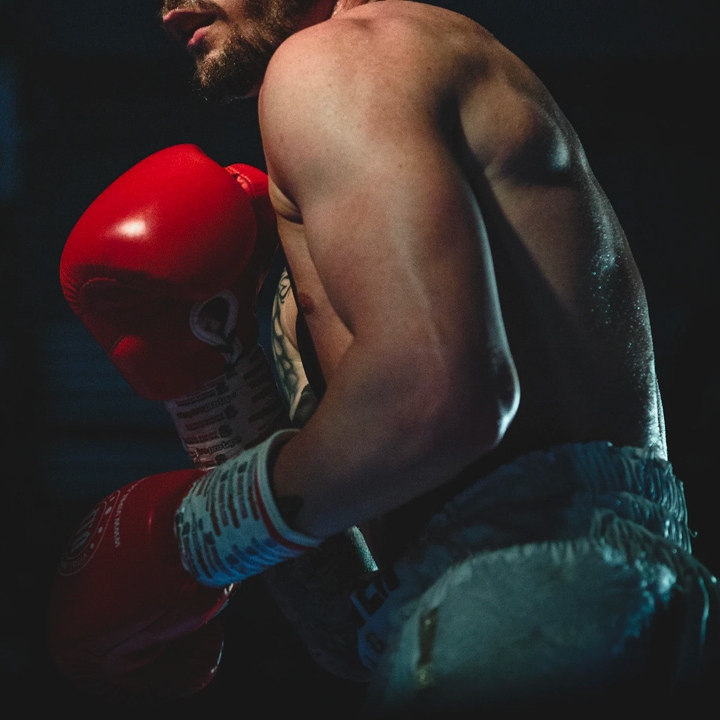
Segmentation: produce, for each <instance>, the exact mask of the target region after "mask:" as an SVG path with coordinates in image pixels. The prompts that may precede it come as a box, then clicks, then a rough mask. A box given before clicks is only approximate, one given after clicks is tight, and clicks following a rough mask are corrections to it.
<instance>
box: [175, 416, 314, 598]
mask: <svg viewBox="0 0 720 720" xmlns="http://www.w3.org/2000/svg"><path fill="white" fill-rule="evenodd" d="M295 432H297V430H282V431H280V432H277V433H275V434H274V435H272V436H271V437H270V438H268V439H267V440H265V441H263V442H262V443H260V444H259V445H257V446H256V447H254V448H252V449H251V450H248V451H246V452H244V453H242V454H241V455H239V456H238V457H235V458H232V459H231V460H228V461H227V462H225V463H224V464H223V465H221V466H219V467H217V468H215V469H214V470H211V471H210V472H209V473H208V474H207V475H205V476H204V477H203V478H202V479H200V480H198V481H197V482H196V483H195V484H194V485H193V486H192V488H191V489H190V492H189V493H188V494H187V495H186V496H185V499H184V500H183V501H182V503H181V504H180V507H179V508H178V511H177V514H176V516H175V531H176V534H177V539H178V543H179V546H180V554H181V557H182V562H183V565H184V567H185V569H186V570H187V571H188V572H189V573H190V574H191V575H192V576H193V577H195V578H196V579H197V580H198V581H199V582H201V583H203V584H204V585H210V586H212V587H223V586H225V585H229V584H231V583H236V582H240V581H241V580H244V579H245V578H247V577H250V576H252V575H257V574H258V573H260V572H262V571H263V570H265V569H267V568H269V567H271V566H273V565H277V564H278V563H280V562H282V561H283V560H287V559H288V558H292V557H297V556H298V555H301V554H302V553H304V552H305V551H307V550H310V549H311V548H314V547H317V546H318V545H319V544H320V540H318V539H317V538H313V537H309V536H307V535H304V534H302V533H299V532H296V531H295V530H292V529H291V528H289V527H288V526H287V525H286V524H285V522H284V520H283V519H282V517H281V515H280V512H279V511H278V509H277V506H276V504H275V499H274V498H273V495H272V491H271V489H270V479H269V472H268V457H269V455H270V453H271V451H272V449H273V448H274V447H275V446H276V445H277V444H278V443H283V442H285V441H287V440H288V439H289V438H290V437H291V436H292V435H293V434H294V433H295Z"/></svg>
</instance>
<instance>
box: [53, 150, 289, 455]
mask: <svg viewBox="0 0 720 720" xmlns="http://www.w3.org/2000/svg"><path fill="white" fill-rule="evenodd" d="M277 245H278V234H277V226H276V220H275V214H274V211H273V209H272V206H271V204H270V200H269V197H268V179H267V176H266V175H265V173H263V172H262V171H260V170H258V169H256V168H253V167H251V166H249V165H231V166H229V167H227V168H223V167H222V166H220V165H218V164H217V163H216V162H214V161H213V160H211V159H210V158H209V157H208V156H207V155H206V154H205V153H203V151H202V150H200V148H198V147H196V146H195V145H189V144H186V145H176V146H173V147H169V148H166V149H164V150H161V151H159V152H156V153H154V154H153V155H150V156H149V157H147V158H145V159H144V160H142V161H141V162H139V163H137V164H136V165H135V166H133V167H132V168H130V170H128V171H127V172H126V173H124V174H123V175H122V176H120V177H119V178H118V179H117V180H116V181H115V182H114V183H112V184H111V185H110V186H109V187H108V188H107V189H106V190H105V191H104V192H103V193H101V195H100V196H99V197H98V198H97V199H96V200H95V201H94V202H93V203H92V204H91V205H90V207H89V208H88V209H87V210H86V211H85V213H84V214H83V215H82V217H81V218H80V220H79V221H78V222H77V224H76V225H75V227H74V228H73V230H72V232H71V233H70V236H69V237H68V240H67V243H66V245H65V248H64V250H63V254H62V257H61V261H60V280H61V285H62V289H63V293H64V295H65V297H66V299H67V301H68V303H69V304H70V306H71V308H72V309H73V311H74V312H75V313H76V314H77V315H78V317H79V318H80V319H81V321H82V322H83V324H84V325H85V326H86V327H87V328H88V330H89V331H90V333H91V334H92V335H93V336H94V337H95V339H96V340H97V341H98V343H99V344H100V345H101V346H102V348H103V349H104V350H105V351H106V353H107V354H108V356H109V357H110V359H111V361H112V362H113V364H114V365H115V366H116V367H117V368H118V370H119V371H120V373H121V374H122V376H123V377H124V378H125V380H126V381H127V382H128V384H129V385H130V386H131V387H132V388H133V389H134V390H135V391H136V392H137V393H138V394H139V395H141V396H142V397H145V398H148V399H151V400H160V401H163V402H164V403H165V405H166V407H167V408H168V411H169V412H170V414H171V416H172V418H173V421H174V423H175V426H176V428H177V429H178V432H179V434H180V437H181V439H182V441H183V444H184V445H185V447H186V449H187V451H188V453H189V454H190V457H191V458H192V460H193V462H194V464H195V465H196V467H199V468H208V467H214V466H215V465H217V464H219V463H220V462H223V461H224V460H225V459H227V458H228V457H232V456H233V455H236V454H237V453H238V452H240V451H241V450H243V449H245V448H246V447H248V446H251V445H252V444H254V443H256V442H258V441H259V440H261V439H263V438H264V437H266V436H267V435H268V434H270V433H271V432H272V431H274V430H276V429H277V428H278V427H281V426H282V425H284V424H286V422H287V419H286V413H285V409H284V407H283V404H282V399H281V397H280V395H279V393H278V392H277V389H276V387H275V383H274V378H273V376H272V370H271V369H270V366H269V364H268V362H267V360H266V358H265V355H264V353H263V351H262V348H261V347H260V346H259V344H258V323H257V318H256V316H255V304H256V297H257V292H258V290H259V289H260V286H261V285H262V282H263V281H264V279H265V276H266V275H267V272H268V268H269V265H270V262H271V260H272V257H273V254H274V252H275V250H276V248H277Z"/></svg>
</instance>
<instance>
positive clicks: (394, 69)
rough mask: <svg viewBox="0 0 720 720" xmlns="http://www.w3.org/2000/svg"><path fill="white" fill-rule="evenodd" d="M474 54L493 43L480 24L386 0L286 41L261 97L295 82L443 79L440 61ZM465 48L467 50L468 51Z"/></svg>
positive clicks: (379, 82) (441, 11)
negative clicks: (458, 55)
mask: <svg viewBox="0 0 720 720" xmlns="http://www.w3.org/2000/svg"><path fill="white" fill-rule="evenodd" d="M470 44H472V55H473V56H475V57H476V58H477V57H481V56H482V54H483V48H485V49H486V51H487V52H488V53H491V52H492V50H493V49H494V48H496V46H497V43H496V41H495V39H494V38H493V36H492V35H491V34H490V33H489V32H488V31H487V30H485V29H484V28H482V27H481V26H480V25H478V24H477V23H475V22H474V21H472V20H470V19H469V18H467V17H464V16H462V15H459V14H457V13H455V12H452V11H449V10H445V9H442V8H438V7H436V6H432V5H426V4H424V3H415V2H408V1H407V0H404V1H398V0H386V1H385V2H379V3H371V4H369V5H362V6H360V7H357V8H354V9H353V10H351V11H348V12H346V13H344V14H342V15H339V16H337V17H334V18H332V19H330V20H328V21H326V22H323V23H319V24H317V25H314V26H312V27H310V28H307V29H305V30H303V31H301V32H298V33H296V34H294V35H293V36H291V37H290V38H288V39H287V40H286V41H285V42H284V43H283V44H282V45H281V47H280V48H279V49H278V51H277V52H276V53H275V55H274V57H273V59H272V61H271V63H270V67H269V68H268V73H267V75H266V80H265V93H266V94H268V93H273V92H274V91H275V90H280V89H281V88H287V85H288V84H291V85H292V84H297V85H298V86H299V87H300V88H307V87H310V88H311V89H312V90H313V91H314V92H315V91H317V90H318V86H322V87H324V88H325V89H329V86H328V84H327V81H328V80H329V79H332V80H333V81H335V82H334V83H333V85H332V88H333V89H336V90H340V89H342V88H343V87H344V88H347V87H348V86H347V85H341V84H340V83H339V82H338V79H342V78H346V77H351V78H352V80H353V81H355V82H358V81H360V80H362V81H364V82H366V83H368V84H371V83H376V84H377V85H378V86H381V85H382V86H383V87H384V86H385V85H386V84H387V82H389V81H392V79H393V78H402V82H403V83H404V84H408V83H409V82H411V81H412V79H413V78H418V79H419V78H423V77H425V78H427V77H428V75H430V76H432V75H437V76H442V77H444V78H447V68H446V67H444V65H443V62H444V61H447V62H451V60H453V59H455V58H456V54H457V53H458V52H462V51H463V46H469V45H470ZM468 49H469V47H468Z"/></svg>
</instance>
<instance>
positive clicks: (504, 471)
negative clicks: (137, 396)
mask: <svg viewBox="0 0 720 720" xmlns="http://www.w3.org/2000/svg"><path fill="white" fill-rule="evenodd" d="M162 17H163V24H164V26H165V28H166V29H167V31H168V32H169V33H170V34H171V35H173V36H174V37H175V38H177V39H178V40H179V41H180V42H181V43H183V44H184V45H186V47H187V49H188V50H189V51H190V53H191V54H192V55H193V57H194V58H195V63H196V70H197V72H196V81H197V85H198V87H199V88H200V89H201V90H202V91H203V92H204V93H205V94H206V95H207V96H209V97H223V98H243V97H250V96H253V95H255V94H258V93H259V120H260V128H261V132H262V140H263V147H264V152H265V157H266V161H267V170H268V175H269V178H270V197H271V199H272V204H273V206H274V208H275V211H276V213H277V217H278V229H279V233H280V239H281V243H282V248H283V250H284V253H285V256H286V259H287V266H288V270H289V278H287V279H285V278H284V282H285V283H286V284H287V283H289V282H290V281H291V282H292V291H291V292H287V286H285V287H284V290H283V292H282V297H281V299H279V300H278V302H277V303H276V307H277V309H278V311H279V312H280V313H281V316H280V317H279V318H277V319H276V320H277V322H276V324H275V327H276V328H279V329H281V330H282V332H283V333H284V334H285V337H282V338H281V337H278V338H276V346H277V347H278V348H279V347H281V345H282V343H283V342H284V343H285V345H284V347H285V350H286V351H287V340H288V337H289V338H290V339H291V340H294V346H295V347H296V348H299V352H300V354H301V356H302V360H303V366H304V371H305V372H306V374H307V378H308V379H309V384H310V386H311V388H312V390H313V391H314V392H315V395H316V396H317V399H318V403H317V407H316V408H315V409H314V412H313V413H312V414H311V416H310V417H309V419H308V420H307V422H306V423H305V424H304V425H303V427H302V429H300V430H299V431H297V430H296V431H293V432H290V433H283V434H281V437H279V438H278V439H277V441H273V442H269V443H268V444H267V446H266V447H265V450H264V451H263V452H264V454H260V455H259V456H258V457H259V459H258V460H257V463H258V467H260V468H261V474H262V470H263V469H264V472H265V473H266V475H267V484H268V487H269V488H271V495H272V497H273V498H274V501H275V503H276V505H277V509H278V511H279V513H280V515H281V516H282V520H283V521H284V523H286V526H287V528H290V529H291V531H292V533H293V535H292V537H293V541H294V542H297V543H298V544H299V545H302V544H303V542H307V547H310V546H311V544H312V542H314V541H316V540H321V539H324V538H328V537H332V536H334V535H336V534H338V533H341V532H343V531H345V530H346V529H347V528H349V527H352V526H361V527H362V528H363V530H364V532H365V536H366V538H367V540H368V543H369V545H370V547H371V549H372V551H373V553H374V556H375V558H376V560H377V562H378V565H379V566H380V570H381V571H380V573H379V574H378V576H377V578H376V580H375V581H374V582H372V583H370V584H369V585H368V586H367V587H365V588H363V589H361V590H360V591H358V592H357V593H356V595H355V598H354V602H355V604H356V606H357V609H358V612H359V614H360V616H361V621H360V624H361V629H360V653H361V656H362V658H363V661H364V662H365V664H366V665H367V666H368V667H370V668H372V669H373V672H374V675H373V679H372V681H371V684H370V691H369V696H368V708H367V712H368V714H370V715H386V714H387V715H389V714H393V713H397V714H404V713H407V714H411V716H413V717H415V716H417V714H418V713H420V712H421V711H425V712H440V713H442V712H448V711H454V710H469V711H474V710H477V709H480V708H486V707H493V706H497V705H500V706H503V705H513V704H518V703H519V704H528V705H535V704H539V703H544V702H547V701H552V700H557V699H566V698H569V697H572V698H574V697H576V696H577V695H578V694H579V696H580V697H582V698H585V699H586V698H587V697H590V696H595V695H596V694H600V695H602V696H603V697H609V696H610V694H611V692H612V691H613V690H616V689H620V690H621V691H622V692H625V691H626V690H627V688H628V683H630V684H631V685H633V686H634V687H636V688H640V689H642V690H643V691H645V690H647V689H648V688H651V687H653V684H654V683H659V687H662V688H666V689H674V688H681V687H685V686H686V685H689V686H695V685H696V684H697V683H698V682H699V681H700V680H702V679H703V677H704V673H705V672H707V667H706V666H704V665H703V657H704V658H705V662H706V663H709V662H710V661H711V660H712V659H713V658H714V657H716V656H717V649H716V648H717V642H718V638H717V629H716V628H715V623H716V622H717V621H716V620H715V619H712V620H711V624H710V625H708V626H707V627H710V628H712V629H713V632H714V633H715V635H714V636H710V635H707V636H705V629H706V626H705V624H704V623H705V621H706V618H707V613H708V612H710V610H712V612H713V613H714V612H717V603H718V599H717V585H716V583H715V580H714V578H712V576H711V575H710V573H709V572H708V571H707V570H706V569H705V568H704V567H703V566H702V565H700V564H699V563H698V562H697V561H696V559H695V558H694V557H693V556H692V554H691V548H690V540H689V538H690V533H689V530H688V527H687V524H686V515H685V505H684V498H683V494H682V487H681V485H680V484H679V482H678V481H677V480H676V479H675V478H674V476H673V473H672V469H671V467H670V466H669V464H668V455H667V446H666V439H665V433H664V423H663V411H662V404H661V399H660V393H659V389H658V383H657V377H656V371H655V366H654V356H653V342H652V337H651V330H650V323H649V319H648V309H647V304H646V298H645V293H644V290H643V284H642V281H641V278H640V276H639V274H638V269H637V267H636V265H635V262H634V260H633V256H632V253H631V250H630V248H629V246H628V243H627V240H626V238H625V235H624V233H623V230H622V228H621V227H620V225H619V223H618V220H617V217H616V216H615V213H614V212H613V209H612V208H611V206H610V204H609V202H608V200H607V198H606V196H605V194H604V193H603V191H602V189H601V188H600V187H599V185H598V183H597V180H596V179H595V177H594V175H593V173H592V170H591V169H590V167H589V166H588V161H587V158H586V156H585V154H584V152H583V148H582V145H581V143H580V141H579V139H578V137H577V136H576V134H575V132H574V130H573V129H572V127H571V126H570V125H569V123H568V121H567V119H566V118H565V117H564V115H563V114H562V112H561V110H560V109H559V108H558V107H557V105H556V104H555V102H554V101H553V99H552V98H551V97H550V95H549V94H548V92H547V90H546V88H545V87H544V86H543V84H542V82H541V81H540V80H539V79H538V78H537V77H536V76H535V75H534V74H533V73H532V72H531V71H530V70H529V69H528V67H527V66H526V65H525V64H524V63H523V62H522V61H521V60H520V59H518V57H516V56H515V55H514V54H513V53H512V52H511V51H510V50H508V49H507V48H505V47H503V46H502V45H501V44H500V43H498V42H497V41H496V40H495V39H494V38H493V36H492V35H491V34H490V33H489V32H488V31H487V30H485V29H484V28H482V27H481V26H479V25H478V24H476V23H475V22H473V21H471V20H470V19H468V18H466V17H463V16H461V15H458V14H455V13H453V12H450V11H447V10H444V9H440V8H437V7H434V6H432V5H429V4H425V3H415V2H411V1H409V0H378V1H373V0H339V1H337V0H266V1H263V0H197V1H196V2H194V1H192V0H165V2H164V5H163V8H162ZM296 316H297V317H298V318H299V322H298V323H297V335H295V332H294V331H295V326H296V322H295V317H296ZM308 351H310V352H308ZM290 352H292V349H291V350H290ZM287 367H292V368H294V375H293V377H295V379H296V382H297V387H296V388H295V391H294V392H293V390H290V391H289V394H290V396H293V395H295V397H297V393H299V392H300V391H301V390H302V389H303V387H304V378H303V376H302V372H297V368H298V367H299V365H298V364H297V363H296V364H294V365H292V364H291V365H287ZM285 384H286V386H287V385H289V384H291V378H290V377H287V378H286V379H285ZM205 497H206V494H205V493H202V492H200V491H197V492H196V491H193V490H191V491H190V493H189V495H188V497H187V498H186V500H185V501H184V503H183V505H182V507H181V509H180V511H179V515H178V516H179V517H180V518H181V519H180V521H179V524H178V528H179V532H180V535H181V536H182V535H183V532H185V534H186V535H189V536H190V539H189V540H188V542H187V544H186V545H185V546H183V548H182V554H183V562H184V564H185V567H186V569H189V570H190V572H191V573H192V574H193V575H194V576H195V577H196V578H197V579H198V580H199V581H200V582H201V583H204V584H207V585H213V584H214V585H217V586H221V585H222V584H223V583H227V582H233V581H238V580H241V579H242V577H244V575H243V574H242V573H240V574H237V575H233V572H231V570H230V568H231V566H232V564H233V562H232V561H231V558H230V554H231V553H230V550H227V557H225V556H223V557H225V561H223V559H222V558H221V561H220V565H221V566H222V568H221V569H219V570H217V571H210V572H208V571H206V570H205V569H202V567H201V566H202V565H203V562H204V560H206V559H207V557H208V553H209V550H208V547H209V545H210V546H212V548H213V552H214V548H215V547H218V548H221V550H220V554H221V555H222V553H223V552H225V551H224V550H223V548H229V547H230V544H231V543H230V541H229V540H227V538H225V537H222V536H221V535H222V533H218V535H217V537H213V538H212V539H211V540H208V538H207V537H204V536H197V535H193V534H192V532H191V531H190V530H189V528H191V527H195V525H196V524H197V523H198V522H200V521H202V519H203V517H204V514H207V510H206V509H204V508H205V506H204V505H203V502H204V499H205ZM235 541H236V538H233V542H234V543H235V545H233V548H234V549H237V547H236V546H237V542H235ZM208 543H209V545H208ZM300 552H302V550H301V551H300ZM270 564H272V562H271V563H270ZM671 607H672V608H673V612H674V613H676V615H675V616H674V617H675V618H676V624H675V625H674V626H673V627H674V628H675V630H674V631H672V632H671V631H670V630H669V627H668V626H667V624H663V623H664V622H665V620H666V618H667V616H668V613H669V608H671ZM710 617H711V618H714V615H712V613H711V615H710ZM693 639H694V640H695V641H697V642H696V644H695V647H694V650H693V651H691V652H690V653H689V654H688V653H685V652H681V651H680V650H679V649H678V648H680V646H683V644H684V643H686V642H692V641H693ZM704 643H706V646H705V648H704V654H703V644H704ZM686 647H687V645H686ZM658 648H662V650H661V651H660V652H658ZM673 683H675V685H673ZM583 693H584V694H583Z"/></svg>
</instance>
